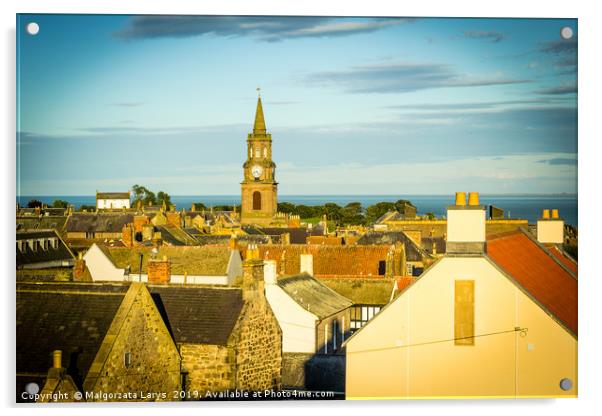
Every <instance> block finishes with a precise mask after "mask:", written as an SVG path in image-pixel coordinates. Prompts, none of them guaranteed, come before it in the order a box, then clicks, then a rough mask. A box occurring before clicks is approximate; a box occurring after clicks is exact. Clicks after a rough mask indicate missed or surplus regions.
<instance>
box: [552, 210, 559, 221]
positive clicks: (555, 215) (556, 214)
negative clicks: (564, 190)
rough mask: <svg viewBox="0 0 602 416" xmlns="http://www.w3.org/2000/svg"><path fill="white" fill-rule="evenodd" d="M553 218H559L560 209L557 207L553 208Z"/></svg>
mask: <svg viewBox="0 0 602 416" xmlns="http://www.w3.org/2000/svg"><path fill="white" fill-rule="evenodd" d="M552 219H555V220H557V219H558V210H557V209H553V210H552Z"/></svg>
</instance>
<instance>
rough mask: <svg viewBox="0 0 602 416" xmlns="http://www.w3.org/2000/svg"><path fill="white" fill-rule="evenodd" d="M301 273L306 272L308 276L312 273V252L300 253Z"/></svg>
mask: <svg viewBox="0 0 602 416" xmlns="http://www.w3.org/2000/svg"><path fill="white" fill-rule="evenodd" d="M300 260H301V267H300V270H299V271H300V272H301V273H307V274H308V275H310V276H313V275H314V256H313V255H312V254H301V259H300Z"/></svg>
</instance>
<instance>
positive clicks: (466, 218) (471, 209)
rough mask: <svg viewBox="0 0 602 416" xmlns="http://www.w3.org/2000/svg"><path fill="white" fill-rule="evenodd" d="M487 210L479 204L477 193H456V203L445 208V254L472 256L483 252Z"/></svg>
mask: <svg viewBox="0 0 602 416" xmlns="http://www.w3.org/2000/svg"><path fill="white" fill-rule="evenodd" d="M486 211H487V209H486V207H485V206H484V205H480V203H479V194H478V192H470V193H469V194H468V205H466V193H465V192H456V203H455V205H450V206H449V207H447V233H446V234H447V253H450V254H473V253H483V252H484V250H485V220H486V213H487V212H486Z"/></svg>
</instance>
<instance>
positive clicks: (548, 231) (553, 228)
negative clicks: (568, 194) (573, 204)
mask: <svg viewBox="0 0 602 416" xmlns="http://www.w3.org/2000/svg"><path fill="white" fill-rule="evenodd" d="M550 213H551V215H550ZM537 241H539V242H540V243H543V244H562V243H564V220H563V219H562V218H560V216H559V215H558V210H557V209H552V210H549V209H544V210H543V212H542V215H541V218H540V219H539V220H537Z"/></svg>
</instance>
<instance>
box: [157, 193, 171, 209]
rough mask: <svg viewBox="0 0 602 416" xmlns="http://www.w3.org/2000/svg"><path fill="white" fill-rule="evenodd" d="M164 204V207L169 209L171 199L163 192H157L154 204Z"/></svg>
mask: <svg viewBox="0 0 602 416" xmlns="http://www.w3.org/2000/svg"><path fill="white" fill-rule="evenodd" d="M163 203H165V205H166V206H167V207H168V208H169V207H170V206H171V197H170V196H169V195H168V194H166V193H165V192H163V191H159V192H157V198H156V204H157V205H161V204H163Z"/></svg>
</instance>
